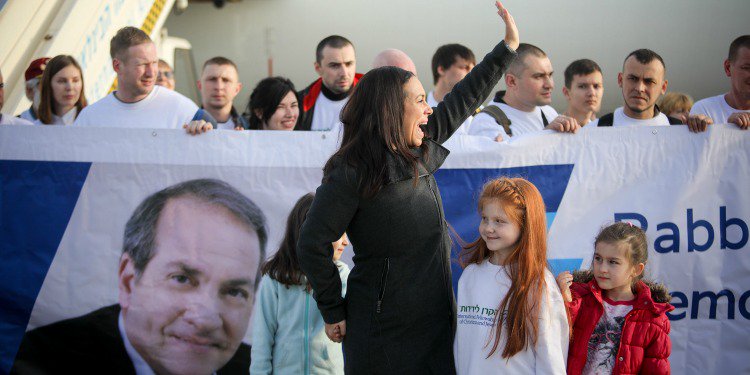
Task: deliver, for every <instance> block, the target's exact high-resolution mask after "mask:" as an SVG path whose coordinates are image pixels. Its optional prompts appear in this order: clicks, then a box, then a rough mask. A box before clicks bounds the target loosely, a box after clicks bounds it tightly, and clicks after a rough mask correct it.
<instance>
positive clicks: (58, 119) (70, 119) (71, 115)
mask: <svg viewBox="0 0 750 375" xmlns="http://www.w3.org/2000/svg"><path fill="white" fill-rule="evenodd" d="M77 113H78V108H76V107H73V108H71V109H70V111H68V112H66V113H65V114H64V115H62V116H58V115H55V114H53V115H52V123H51V124H47V125H73V123H74V122H75V121H76V114H77ZM34 125H45V124H44V123H43V122H42V120H40V119H36V120H35V121H34Z"/></svg>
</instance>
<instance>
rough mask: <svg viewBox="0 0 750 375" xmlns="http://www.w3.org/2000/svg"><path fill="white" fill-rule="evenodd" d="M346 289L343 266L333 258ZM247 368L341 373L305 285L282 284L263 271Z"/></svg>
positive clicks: (339, 356)
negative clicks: (287, 285) (249, 361)
mask: <svg viewBox="0 0 750 375" xmlns="http://www.w3.org/2000/svg"><path fill="white" fill-rule="evenodd" d="M336 265H337V266H338V270H339V276H340V277H341V284H342V294H344V293H346V279H347V277H348V276H349V267H348V266H347V265H346V264H344V263H342V262H336ZM252 327H253V343H252V354H251V358H252V361H251V364H250V374H252V375H255V374H276V375H279V374H294V375H297V374H343V373H344V356H343V352H342V349H341V344H339V343H335V342H333V341H331V340H330V339H328V336H326V334H325V323H324V322H323V317H322V316H321V315H320V310H318V306H317V304H316V303H315V300H314V299H313V297H312V295H311V294H310V293H308V292H306V291H305V285H294V286H290V287H288V288H287V287H286V286H285V285H284V284H281V283H279V282H278V281H276V280H274V279H272V278H270V277H269V276H268V275H263V278H262V279H261V282H260V288H259V289H258V294H257V296H256V301H255V311H254V312H253V326H252Z"/></svg>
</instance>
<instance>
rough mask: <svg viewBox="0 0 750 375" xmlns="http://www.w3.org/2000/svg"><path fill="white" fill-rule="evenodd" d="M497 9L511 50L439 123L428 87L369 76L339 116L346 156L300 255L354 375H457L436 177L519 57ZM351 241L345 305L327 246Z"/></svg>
mask: <svg viewBox="0 0 750 375" xmlns="http://www.w3.org/2000/svg"><path fill="white" fill-rule="evenodd" d="M496 5H497V8H498V14H500V16H501V18H502V19H503V21H504V22H505V40H504V42H501V43H500V44H498V45H497V46H496V47H495V49H494V50H493V51H492V52H490V53H489V54H488V55H487V56H485V58H484V60H483V61H482V62H481V63H479V64H478V65H477V66H476V67H475V68H474V69H473V70H472V71H471V72H470V73H469V74H468V75H467V76H466V77H465V78H464V79H463V80H462V81H461V82H460V83H458V84H457V85H456V86H455V87H454V89H453V91H452V92H451V93H449V94H448V95H447V96H446V97H445V99H444V100H443V102H442V103H440V104H439V105H438V106H437V107H436V108H435V109H434V112H433V109H431V108H430V107H429V106H428V105H427V104H426V101H425V93H424V88H422V84H421V83H420V82H419V80H418V79H417V78H416V77H415V76H414V75H413V74H411V73H409V72H407V71H405V70H402V69H399V68H395V67H384V68H378V69H374V70H372V71H370V72H368V73H367V74H365V76H364V77H362V79H361V80H360V81H359V83H358V84H357V86H356V88H355V89H354V92H353V93H352V96H351V97H350V99H349V102H348V103H347V104H346V106H345V107H344V109H343V111H342V115H341V120H342V122H343V124H344V135H343V139H342V143H341V147H340V149H339V150H338V151H337V152H336V153H335V154H334V155H333V156H332V157H331V158H330V159H329V160H328V162H327V164H326V166H325V168H324V171H323V174H324V177H323V183H322V185H321V186H320V187H319V188H318V190H317V193H316V196H315V201H314V202H313V205H312V207H311V208H310V212H309V213H308V216H307V220H306V221H305V224H304V225H303V226H302V231H301V233H300V240H299V242H298V244H297V254H298V257H299V261H300V266H301V267H302V270H303V271H304V272H305V274H306V275H307V277H308V280H309V281H310V284H311V285H312V287H313V290H314V296H315V299H316V300H317V302H318V307H319V309H320V311H321V313H322V315H323V319H324V320H325V321H326V333H327V334H328V336H329V338H331V339H332V340H334V341H343V342H344V354H345V358H346V362H345V368H346V372H347V373H350V374H369V373H389V374H391V373H393V374H427V373H431V374H453V373H455V371H456V370H455V364H454V361H453V351H452V347H453V334H454V327H455V318H456V317H455V314H456V309H455V301H454V298H453V289H452V283H451V269H450V248H451V243H450V238H449V235H448V229H447V225H446V222H445V218H444V214H443V207H442V202H441V199H440V193H439V191H438V189H437V185H436V183H435V178H434V177H433V173H434V172H435V171H436V170H437V169H438V168H439V167H440V165H441V164H442V163H443V161H444V160H445V158H446V156H447V155H448V150H446V149H445V148H443V147H442V146H441V145H440V144H441V143H443V142H445V141H446V140H447V139H448V138H449V137H450V136H451V134H453V132H454V131H455V130H456V129H458V127H459V126H460V125H461V123H463V121H464V120H465V119H466V118H467V117H469V115H471V114H472V113H473V112H474V110H475V109H476V108H477V107H478V106H479V105H480V104H481V103H482V102H483V101H484V100H485V98H486V97H487V96H488V95H489V94H490V92H491V90H492V88H493V87H494V86H495V85H496V84H497V82H498V81H499V79H500V77H501V76H502V73H503V72H504V71H505V69H506V68H507V66H508V65H509V64H510V62H511V61H512V59H513V58H514V57H515V56H516V54H515V51H514V49H515V48H516V47H517V46H518V30H517V29H516V27H515V22H514V21H513V17H511V16H510V14H509V13H508V12H507V11H506V10H505V9H504V8H503V7H502V5H501V4H500V3H499V2H497V3H496ZM425 124H426V126H425V127H424V130H423V129H422V127H421V126H422V125H425ZM345 231H346V232H347V234H348V235H349V239H350V241H351V242H352V245H353V246H354V258H353V260H354V269H353V270H352V272H351V274H350V276H349V280H348V284H347V295H346V299H344V298H342V297H341V282H340V280H339V278H338V277H337V271H336V266H335V265H334V264H333V262H331V260H330V259H331V250H330V245H328V244H329V243H330V242H331V241H333V240H335V238H337V237H338V236H340V235H341V233H344V232H345Z"/></svg>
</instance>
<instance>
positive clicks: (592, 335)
mask: <svg viewBox="0 0 750 375" xmlns="http://www.w3.org/2000/svg"><path fill="white" fill-rule="evenodd" d="M594 248H595V250H594V259H593V261H592V270H590V271H578V272H576V273H575V274H574V275H571V274H570V273H569V272H563V273H561V274H560V275H559V276H558V277H557V282H558V284H559V286H560V290H561V291H562V294H563V298H565V301H566V304H567V305H568V307H569V310H570V315H571V327H573V329H572V332H573V334H572V337H571V340H570V351H569V352H568V374H669V353H670V351H671V342H670V340H669V328H670V326H669V319H668V318H667V316H666V313H667V312H668V311H671V310H673V309H674V307H672V306H671V305H670V304H669V303H668V301H669V293H667V290H666V288H665V287H664V286H662V285H660V284H655V283H652V282H649V281H643V280H642V278H643V270H644V268H645V266H646V261H647V260H648V243H647V241H646V234H645V233H644V232H643V230H641V229H640V228H639V227H636V226H633V225H632V224H630V223H615V224H612V225H610V226H608V227H606V228H604V229H602V231H601V232H600V233H599V235H598V236H596V240H595V241H594Z"/></svg>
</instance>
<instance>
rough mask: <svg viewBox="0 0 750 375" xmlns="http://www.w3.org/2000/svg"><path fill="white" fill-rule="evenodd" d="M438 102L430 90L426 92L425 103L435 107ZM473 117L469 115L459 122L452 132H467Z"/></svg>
mask: <svg viewBox="0 0 750 375" xmlns="http://www.w3.org/2000/svg"><path fill="white" fill-rule="evenodd" d="M439 103H440V102H438V101H437V100H435V96H434V95H433V92H432V91H430V93H429V94H427V105H429V106H430V107H432V108H435V107H437V106H438V104H439ZM480 108H481V107H480ZM473 119H474V116H469V118H467V119H466V121H464V123H463V124H461V126H459V127H458V129H456V132H455V133H453V134H469V133H468V132H467V130H468V129H469V125H471V121H472V120H473Z"/></svg>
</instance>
